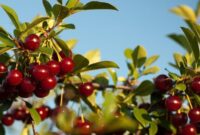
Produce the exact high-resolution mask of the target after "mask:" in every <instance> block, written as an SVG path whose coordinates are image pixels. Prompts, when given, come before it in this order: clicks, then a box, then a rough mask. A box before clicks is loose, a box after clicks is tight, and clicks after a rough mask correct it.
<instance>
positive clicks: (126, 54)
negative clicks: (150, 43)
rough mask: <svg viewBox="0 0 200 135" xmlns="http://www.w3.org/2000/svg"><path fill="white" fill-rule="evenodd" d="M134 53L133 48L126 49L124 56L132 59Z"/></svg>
mask: <svg viewBox="0 0 200 135" xmlns="http://www.w3.org/2000/svg"><path fill="white" fill-rule="evenodd" d="M132 53H133V50H132V49H131V48H126V49H125V51H124V56H125V57H126V58H127V59H131V58H132Z"/></svg>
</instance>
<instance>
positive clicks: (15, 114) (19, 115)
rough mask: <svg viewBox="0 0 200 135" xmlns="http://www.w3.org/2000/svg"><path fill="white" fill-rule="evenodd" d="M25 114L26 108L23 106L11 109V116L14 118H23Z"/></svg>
mask: <svg viewBox="0 0 200 135" xmlns="http://www.w3.org/2000/svg"><path fill="white" fill-rule="evenodd" d="M26 115H27V110H26V109H25V108H23V107H19V108H17V109H15V110H14V111H13V117H14V119H15V120H21V121H23V120H25V119H26Z"/></svg>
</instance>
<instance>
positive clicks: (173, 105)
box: [165, 96, 182, 111]
mask: <svg viewBox="0 0 200 135" xmlns="http://www.w3.org/2000/svg"><path fill="white" fill-rule="evenodd" d="M181 105H182V101H181V99H180V98H179V97H178V96H169V97H168V98H167V99H166V100H165V106H166V108H167V110H168V111H177V110H178V109H179V108H180V107H181Z"/></svg>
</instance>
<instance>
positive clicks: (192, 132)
mask: <svg viewBox="0 0 200 135" xmlns="http://www.w3.org/2000/svg"><path fill="white" fill-rule="evenodd" d="M182 135H197V130H196V127H195V126H194V125H192V124H187V125H185V126H184V127H183V129H182Z"/></svg>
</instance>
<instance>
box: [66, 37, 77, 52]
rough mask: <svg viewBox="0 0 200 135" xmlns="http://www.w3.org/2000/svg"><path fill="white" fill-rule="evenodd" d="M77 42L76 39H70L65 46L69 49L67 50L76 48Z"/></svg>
mask: <svg viewBox="0 0 200 135" xmlns="http://www.w3.org/2000/svg"><path fill="white" fill-rule="evenodd" d="M77 42H78V40H77V39H70V40H67V41H66V44H67V46H68V47H69V49H70V50H72V49H73V48H74V47H75V46H76V44H77Z"/></svg>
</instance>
